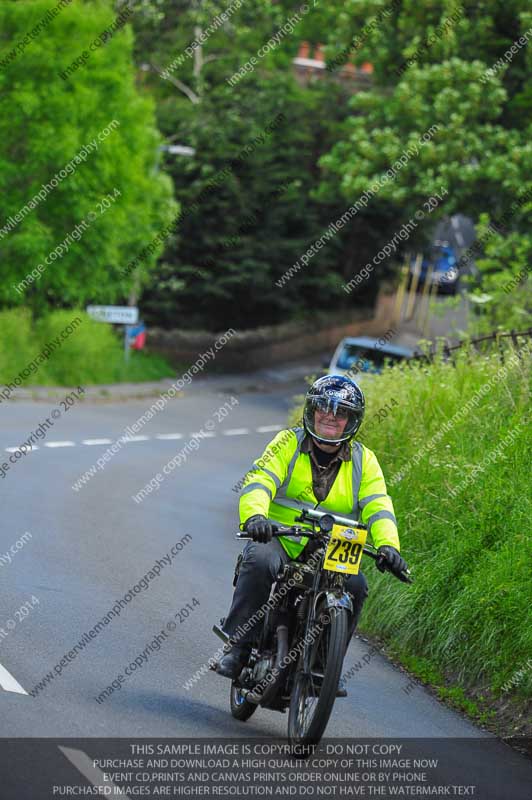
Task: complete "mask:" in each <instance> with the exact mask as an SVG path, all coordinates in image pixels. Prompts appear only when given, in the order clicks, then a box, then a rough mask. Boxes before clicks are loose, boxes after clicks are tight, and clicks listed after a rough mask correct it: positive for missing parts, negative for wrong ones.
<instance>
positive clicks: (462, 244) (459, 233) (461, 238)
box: [455, 231, 465, 247]
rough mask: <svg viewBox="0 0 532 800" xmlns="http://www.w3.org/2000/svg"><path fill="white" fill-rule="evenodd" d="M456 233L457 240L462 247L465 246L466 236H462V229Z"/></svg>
mask: <svg viewBox="0 0 532 800" xmlns="http://www.w3.org/2000/svg"><path fill="white" fill-rule="evenodd" d="M455 235H456V241H457V242H458V244H459V245H460V247H463V246H464V244H465V242H464V237H463V236H462V233H461V231H456V234H455Z"/></svg>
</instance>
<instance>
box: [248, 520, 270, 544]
mask: <svg viewBox="0 0 532 800" xmlns="http://www.w3.org/2000/svg"><path fill="white" fill-rule="evenodd" d="M244 530H245V531H246V533H249V535H250V536H251V538H252V539H253V541H254V542H260V543H261V544H268V542H271V540H272V533H273V531H272V524H271V522H268V520H267V519H266V517H263V516H262V514H256V515H255V516H254V517H250V518H249V519H248V520H246V523H245V525H244Z"/></svg>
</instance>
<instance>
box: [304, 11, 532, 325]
mask: <svg viewBox="0 0 532 800" xmlns="http://www.w3.org/2000/svg"><path fill="white" fill-rule="evenodd" d="M327 8H328V12H329V14H330V25H329V26H327V27H326V28H325V29H326V30H327V31H328V40H327V47H326V55H327V58H328V60H329V62H331V63H332V60H333V59H334V57H335V56H336V55H337V54H338V52H339V51H341V49H342V48H346V47H347V49H350V50H351V51H352V53H353V58H354V60H355V62H356V63H361V62H362V61H365V60H368V59H369V60H371V62H372V63H373V65H374V68H375V72H374V76H375V83H374V85H373V86H372V88H371V89H370V90H369V91H367V92H364V93H361V94H358V95H356V96H354V97H353V98H352V100H351V103H350V112H351V116H350V117H349V118H348V120H347V121H346V123H345V125H344V128H343V131H342V133H341V135H340V137H339V141H338V142H337V143H336V144H335V145H334V146H333V148H332V149H331V152H330V153H329V154H326V155H324V156H323V158H322V159H321V162H320V163H321V166H322V167H323V169H324V180H323V181H322V183H321V186H320V189H319V196H320V197H322V198H327V197H329V196H330V194H331V192H336V191H338V189H340V191H341V192H342V194H343V196H344V197H345V198H346V199H347V200H349V201H351V202H353V201H355V199H356V198H357V197H358V196H360V194H362V193H363V192H364V191H365V190H366V189H367V187H368V186H370V185H371V184H373V183H374V182H375V181H377V180H378V179H379V178H380V177H381V176H382V175H383V173H384V172H385V171H386V169H387V168H388V167H389V166H390V164H391V163H392V162H393V161H395V160H396V159H397V158H398V157H400V155H401V153H403V152H404V151H405V150H407V149H408V148H409V147H411V146H412V145H414V144H415V143H416V141H417V140H418V139H419V138H420V137H421V136H422V135H423V134H424V133H425V132H426V131H428V130H429V129H430V128H431V126H433V125H437V126H438V129H437V132H436V133H435V135H434V136H433V137H431V139H430V141H429V142H426V143H425V144H423V145H422V146H421V147H419V155H417V156H416V157H412V158H409V160H408V162H407V163H406V164H405V166H404V167H402V168H401V169H400V171H399V172H398V174H397V175H396V177H395V178H394V179H393V180H391V181H388V182H386V183H385V185H383V186H382V188H380V189H379V191H378V193H377V194H376V196H375V198H374V200H373V201H372V205H373V208H374V210H375V211H376V212H378V213H383V212H384V210H385V209H387V210H388V219H389V221H390V222H391V223H392V224H389V225H383V226H382V229H381V232H382V238H383V240H386V239H388V238H390V237H391V236H392V235H393V233H394V230H395V229H396V228H397V226H398V225H399V224H400V222H401V221H404V219H406V218H408V217H411V216H412V214H414V213H415V212H416V209H419V208H420V207H421V206H422V203H423V201H424V200H425V199H426V198H427V197H429V196H430V195H433V194H434V193H435V192H437V191H438V190H440V188H441V187H443V189H444V190H445V191H446V192H447V194H446V195H445V202H443V203H441V204H440V205H439V207H438V209H437V211H436V212H435V213H434V214H433V215H432V219H434V220H435V219H436V218H437V217H438V216H443V215H447V214H451V213H454V212H456V211H461V212H463V213H465V214H467V215H469V216H471V217H472V218H473V219H474V220H475V221H481V220H483V222H481V224H480V226H479V230H478V233H479V235H480V236H481V234H482V231H483V226H484V227H485V226H486V225H487V224H488V223H489V220H491V219H499V218H501V217H504V218H506V223H505V226H504V230H501V231H499V233H498V234H497V235H496V236H493V237H492V238H491V239H490V242H489V244H488V245H487V250H486V254H485V255H486V257H485V258H484V259H479V260H478V266H479V268H480V270H481V273H482V274H483V275H484V276H485V280H486V283H485V287H484V288H485V289H487V290H489V293H490V294H492V300H493V307H494V308H498V309H499V311H501V310H502V308H503V306H504V305H505V303H506V305H507V302H508V298H507V297H506V298H505V297H503V296H501V295H500V293H499V292H498V291H497V286H498V285H500V286H502V285H506V283H507V282H508V281H509V280H510V279H512V277H515V276H517V275H520V274H521V273H522V271H523V269H524V268H526V265H527V263H528V262H529V258H530V250H531V247H532V239H531V237H530V231H529V227H528V225H527V212H529V210H530V204H526V203H525V204H524V205H522V206H521V207H520V208H519V210H518V211H516V212H515V213H513V214H508V210H509V209H510V208H511V207H512V205H513V204H514V203H515V202H516V200H517V199H518V198H520V197H522V196H523V193H524V192H526V190H527V188H530V186H531V184H530V174H531V168H532V151H531V148H530V138H531V133H532V125H531V116H530V110H531V107H532V96H531V91H530V86H529V85H527V83H526V77H527V73H528V74H529V72H530V66H531V64H532V52H531V48H530V46H528V47H527V46H526V41H527V37H525V36H524V34H528V38H530V35H531V34H530V33H528V32H529V31H532V13H531V12H530V8H529V4H528V3H527V2H526V0H511V1H510V2H505V3H501V2H499V0H484V2H480V3H479V2H475V3H470V2H465V3H460V2H457V1H455V0H436V1H435V2H432V3H431V4H430V5H423V4H422V5H419V3H417V2H415V0H403V2H402V3H393V2H392V3H384V2H381V1H380V0H348V2H346V3H342V8H341V9H340V8H339V4H337V3H334V2H333V3H332V4H329V5H328V6H327ZM384 12H385V13H384ZM379 13H380V14H381V18H380V21H379V22H378V24H371V21H372V20H375V19H377V18H378V15H379ZM453 20H454V21H453ZM520 36H522V37H524V39H523V43H521V44H520V46H519V47H516V48H515V52H513V53H511V54H510V56H509V57H507V54H508V50H509V49H510V48H511V47H512V45H513V44H514V42H515V41H516V40H519V37H520ZM353 37H358V38H355V39H353ZM505 54H506V56H505ZM409 60H410V61H409ZM405 62H406V67H405ZM483 214H484V215H486V217H482V215H483ZM420 233H422V231H420ZM413 241H415V240H413ZM411 243H412V242H409V244H411ZM495 273H501V274H500V275H499V277H497V278H495V277H494V275H495ZM503 273H504V274H503ZM477 294H478V293H477ZM510 302H512V301H510ZM513 302H515V296H514V297H513ZM483 313H484V314H485V313H486V311H484V312H483ZM502 316H503V314H499V317H497V315H495V317H493V318H492V319H493V320H494V319H495V318H501V317H502Z"/></svg>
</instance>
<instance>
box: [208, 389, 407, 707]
mask: <svg viewBox="0 0 532 800" xmlns="http://www.w3.org/2000/svg"><path fill="white" fill-rule="evenodd" d="M364 410H365V400H364V395H363V393H362V390H361V389H360V387H359V386H358V384H357V383H356V382H355V381H354V380H352V379H351V378H348V377H344V376H339V375H330V376H325V377H322V378H319V379H318V380H316V381H315V382H314V383H313V384H312V386H311V387H310V389H309V391H308V392H307V395H306V397H305V406H304V411H303V427H295V428H291V429H286V430H282V431H280V432H279V433H278V434H277V435H276V436H275V437H274V439H273V440H272V441H271V442H270V443H269V444H268V446H267V447H266V449H265V450H264V453H263V455H262V457H261V458H260V459H259V460H258V461H256V462H255V463H254V464H253V468H252V470H250V472H248V474H247V475H246V479H245V481H244V484H243V489H242V492H241V497H240V503H239V512H240V523H241V525H240V527H241V528H243V530H245V531H246V533H248V534H249V535H250V536H251V537H252V541H248V542H246V545H245V547H244V550H243V552H242V561H241V564H240V570H239V574H238V579H237V582H236V588H235V591H234V595H233V601H232V604H231V608H230V610H229V613H228V614H227V617H226V618H225V620H224V622H223V628H224V631H225V632H226V633H227V634H228V635H229V637H230V639H229V645H230V649H228V645H226V646H225V650H226V655H224V656H223V657H222V659H221V660H220V662H219V664H218V665H217V672H218V674H220V675H223V676H225V677H229V678H232V679H234V678H236V677H237V676H238V675H239V674H240V670H241V669H242V666H243V665H244V664H245V662H246V660H247V657H248V655H249V652H250V649H251V645H252V642H253V641H254V639H255V638H256V636H257V633H258V632H259V631H260V627H261V625H262V623H263V616H261V615H260V613H259V618H258V619H257V618H256V619H257V621H256V622H255V623H254V624H253V625H250V624H249V623H248V624H247V625H246V622H247V620H249V619H250V618H252V617H253V616H254V615H255V614H256V612H258V611H259V609H261V607H264V605H265V603H266V601H267V600H268V598H269V595H270V590H271V586H272V583H273V581H274V580H275V578H276V576H277V573H278V571H279V569H280V567H281V566H282V565H283V564H284V563H286V562H287V561H289V560H290V559H298V558H300V557H301V555H302V553H303V551H304V550H305V546H306V544H307V543H308V541H309V539H308V537H304V536H301V537H297V536H282V537H279V538H272V525H271V522H270V521H269V520H274V521H276V522H278V523H281V524H282V525H293V524H295V519H296V517H297V516H298V515H299V514H300V513H301V511H302V509H311V508H317V507H319V509H320V510H323V511H327V510H328V511H331V512H332V513H335V514H338V515H341V516H343V517H348V518H350V519H352V520H358V518H359V515H360V516H361V519H362V522H364V523H365V524H367V525H368V529H369V530H368V533H369V535H371V537H372V539H373V542H374V544H375V546H376V547H377V548H378V555H379V556H380V558H379V560H378V561H377V566H378V567H379V568H380V569H381V570H384V569H385V568H388V569H389V570H391V571H392V572H395V573H399V572H401V571H403V570H406V569H407V564H406V562H405V561H404V559H403V558H402V557H401V555H400V553H399V537H398V533H397V524H396V519H395V515H394V511H393V504H392V500H391V498H390V497H389V495H388V494H387V492H386V484H385V482H384V477H383V474H382V470H381V468H380V466H379V463H378V461H377V458H376V456H375V455H374V453H373V452H372V451H371V450H369V449H368V448H367V447H366V446H365V445H363V444H361V443H360V442H358V441H355V440H354V436H355V434H356V433H357V432H358V430H359V428H360V425H361V423H362V420H363V417H364ZM303 558H304V556H303ZM346 589H347V591H349V593H350V594H351V596H352V599H353V610H354V613H353V615H352V618H351V624H350V628H349V630H348V637H347V642H348V643H349V641H350V639H351V636H352V635H353V633H354V631H355V628H356V626H357V623H358V620H359V617H360V613H361V610H362V606H363V604H364V601H365V599H366V597H367V594H368V586H367V582H366V579H365V577H364V574H363V573H362V572H359V573H358V574H357V575H349V577H348V578H347V580H346ZM338 694H339V696H345V695H346V694H347V692H346V691H345V688H343V687H341V688H340V690H339V692H338Z"/></svg>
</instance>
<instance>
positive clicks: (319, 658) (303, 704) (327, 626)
mask: <svg viewBox="0 0 532 800" xmlns="http://www.w3.org/2000/svg"><path fill="white" fill-rule="evenodd" d="M347 613H348V612H347V610H346V609H343V608H340V609H338V608H330V609H323V610H322V611H321V612H320V614H319V615H318V620H317V621H318V622H320V623H321V629H318V630H319V633H318V635H317V637H316V638H315V639H314V641H313V642H312V643H310V642H309V644H308V645H306V647H305V649H304V650H303V652H302V653H301V656H300V659H299V663H298V666H297V672H296V675H295V680H294V686H293V688H292V696H291V700H290V711H289V714H288V738H289V741H290V744H291V745H308V744H317V743H318V742H319V741H320V739H321V737H322V736H323V733H324V731H325V728H326V727H327V723H328V721H329V717H330V716H331V711H332V708H333V705H334V700H335V697H336V691H337V689H338V683H339V681H340V675H341V672H342V664H343V660H344V653H345V644H346V638H347V624H348V620H347ZM305 665H307V667H308V670H307V671H306V672H305Z"/></svg>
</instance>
